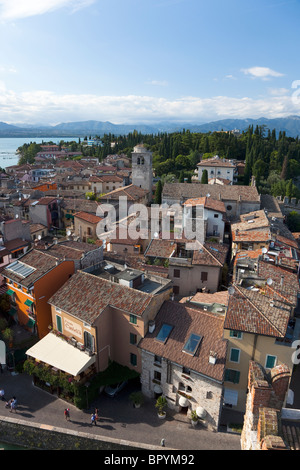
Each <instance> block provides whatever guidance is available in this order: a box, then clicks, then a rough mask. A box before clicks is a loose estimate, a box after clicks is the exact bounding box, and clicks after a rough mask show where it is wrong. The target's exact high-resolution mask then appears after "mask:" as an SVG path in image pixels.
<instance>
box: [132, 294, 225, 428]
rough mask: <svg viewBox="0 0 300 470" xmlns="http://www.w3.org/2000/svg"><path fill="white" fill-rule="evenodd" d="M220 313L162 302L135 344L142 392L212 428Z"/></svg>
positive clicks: (220, 373) (221, 348)
mask: <svg viewBox="0 0 300 470" xmlns="http://www.w3.org/2000/svg"><path fill="white" fill-rule="evenodd" d="M223 322H224V317H223V316H220V315H218V314H214V313H212V312H205V311H204V310H200V309H196V308H190V307H189V306H187V305H185V304H181V303H178V302H174V301H167V302H165V303H164V304H163V306H162V307H161V309H160V310H159V313H158V314H157V315H156V317H155V321H154V324H152V325H150V327H149V331H148V333H147V334H146V336H145V337H144V339H142V340H141V342H140V343H139V348H140V349H141V352H142V374H141V383H142V391H143V393H144V394H145V395H146V396H148V397H149V398H157V397H158V396H159V395H162V394H163V395H164V396H165V397H166V398H167V402H168V406H169V407H170V408H171V409H174V410H176V411H178V412H181V413H183V414H186V415H190V413H191V411H192V410H195V411H196V412H197V414H198V416H200V417H201V418H202V422H203V424H204V425H205V426H206V427H208V428H210V429H214V430H216V429H218V425H219V418H220V412H221V409H222V395H223V378H224V369H225V358H226V351H227V341H226V340H224V339H223Z"/></svg>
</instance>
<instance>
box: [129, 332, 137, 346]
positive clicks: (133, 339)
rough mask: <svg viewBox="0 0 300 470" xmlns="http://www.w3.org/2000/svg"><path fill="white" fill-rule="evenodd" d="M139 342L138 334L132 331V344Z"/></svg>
mask: <svg viewBox="0 0 300 470" xmlns="http://www.w3.org/2000/svg"><path fill="white" fill-rule="evenodd" d="M136 343H137V336H136V335H135V334H134V333H130V344H136Z"/></svg>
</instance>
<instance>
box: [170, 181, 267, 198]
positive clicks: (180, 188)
mask: <svg viewBox="0 0 300 470" xmlns="http://www.w3.org/2000/svg"><path fill="white" fill-rule="evenodd" d="M208 193H209V194H210V197H211V198H212V199H217V200H221V201H239V200H241V201H251V202H258V203H260V195H259V194H258V191H257V188H256V187H255V186H240V185H233V186H232V185H230V186H228V185H220V184H201V183H165V184H164V188H163V192H162V196H163V198H166V197H170V198H172V199H189V198H194V197H205V196H206V195H207V194H208Z"/></svg>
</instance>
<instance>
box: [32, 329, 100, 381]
mask: <svg viewBox="0 0 300 470" xmlns="http://www.w3.org/2000/svg"><path fill="white" fill-rule="evenodd" d="M26 354H27V356H30V357H33V358H34V359H37V360H39V361H42V362H44V363H46V364H49V365H50V366H52V367H56V368H57V369H59V370H62V371H64V372H67V373H68V374H71V375H73V376H76V375H79V374H80V373H81V372H83V371H84V370H86V369H87V368H88V367H89V366H91V365H92V364H94V362H95V361H96V356H95V355H94V356H89V355H88V354H86V353H85V352H84V351H80V350H79V349H77V348H76V347H74V346H72V345H71V344H69V343H67V341H65V340H63V339H61V338H59V337H58V336H55V335H54V334H53V333H48V334H47V335H46V336H44V338H43V339H41V340H40V341H39V342H38V343H36V344H35V345H34V346H32V348H30V349H28V351H26Z"/></svg>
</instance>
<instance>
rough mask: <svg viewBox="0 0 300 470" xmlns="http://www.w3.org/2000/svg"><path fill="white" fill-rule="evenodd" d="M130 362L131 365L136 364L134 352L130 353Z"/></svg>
mask: <svg viewBox="0 0 300 470" xmlns="http://www.w3.org/2000/svg"><path fill="white" fill-rule="evenodd" d="M130 364H131V365H132V366H136V365H137V358H136V354H132V353H130Z"/></svg>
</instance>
